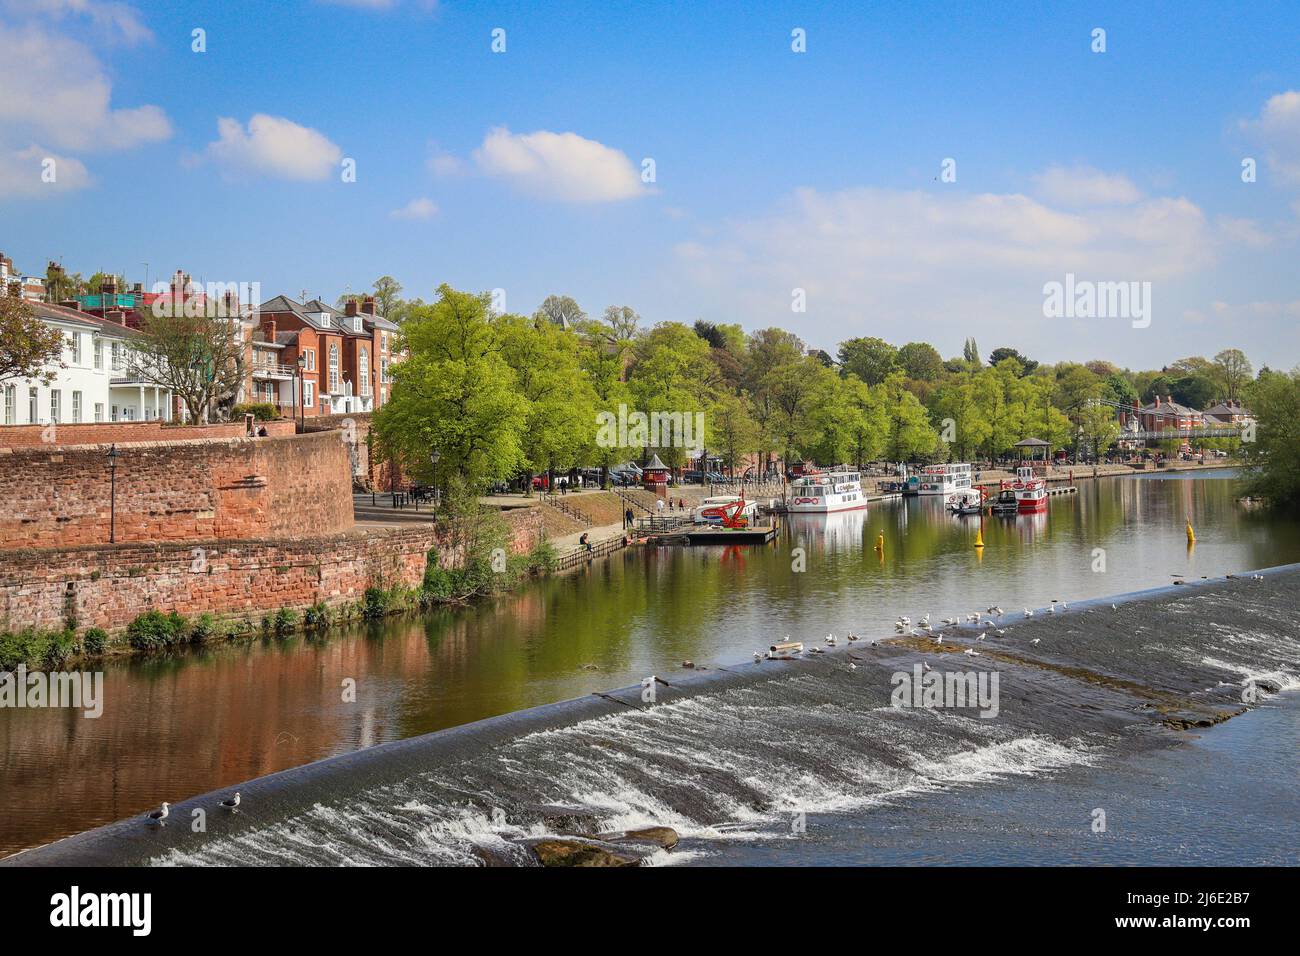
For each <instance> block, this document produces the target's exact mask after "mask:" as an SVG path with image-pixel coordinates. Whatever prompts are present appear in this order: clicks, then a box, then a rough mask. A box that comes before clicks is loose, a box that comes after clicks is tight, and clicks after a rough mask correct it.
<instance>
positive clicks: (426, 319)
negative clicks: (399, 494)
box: [373, 284, 528, 490]
mask: <svg viewBox="0 0 1300 956" xmlns="http://www.w3.org/2000/svg"><path fill="white" fill-rule="evenodd" d="M489 304H490V297H489V295H488V294H486V293H485V294H482V295H472V294H470V293H467V292H457V291H456V290H454V289H452V288H451V287H450V286H448V285H446V284H444V285H442V286H439V288H438V301H436V302H435V303H433V304H432V305H429V306H424V307H422V308H421V309H419V310H413V311H412V312H411V314H410V315H408V316H407V318H406V321H405V324H404V327H403V331H404V333H405V336H406V344H407V350H408V357H407V358H406V360H405V361H402V362H399V363H398V364H397V365H395V366H393V369H392V375H393V393H392V396H391V397H390V398H389V401H388V403H387V404H385V405H384V406H383V407H382V408H380V409H379V411H377V412H376V413H375V417H374V425H373V427H374V431H375V433H377V435H378V437H379V439H380V440H381V442H382V444H383V447H385V448H386V449H388V450H389V452H390V453H391V454H392V455H393V456H394V457H396V458H397V459H398V460H399V461H401V462H402V463H403V464H404V466H405V468H406V471H407V473H408V474H412V475H414V476H416V477H423V478H432V479H433V480H434V481H435V483H437V484H438V485H439V486H440V487H444V488H445V487H446V486H447V478H448V476H451V475H461V476H463V477H464V479H465V480H466V481H467V482H468V483H469V486H470V487H471V488H473V489H478V490H482V489H483V488H485V487H486V486H487V485H488V483H489V482H491V481H498V480H504V479H508V478H510V477H513V476H514V475H515V473H516V472H517V471H518V470H519V468H520V467H521V465H522V464H523V462H524V460H525V454H524V450H523V446H522V441H521V438H522V435H521V433H522V431H523V428H524V423H525V421H526V420H527V416H528V402H527V399H525V398H524V397H523V396H522V395H520V394H519V387H518V382H517V380H516V376H515V373H514V370H513V369H512V368H511V367H510V365H509V364H508V363H507V362H506V360H505V358H504V357H503V355H502V342H501V336H500V335H499V334H498V329H497V327H496V325H495V323H493V322H490V321H489ZM435 451H436V452H437V453H438V454H439V461H438V466H437V469H436V473H435V469H434V467H433V465H432V463H431V461H430V454H431V453H432V452H435Z"/></svg>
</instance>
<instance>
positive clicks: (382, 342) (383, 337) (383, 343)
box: [379, 332, 388, 352]
mask: <svg viewBox="0 0 1300 956" xmlns="http://www.w3.org/2000/svg"><path fill="white" fill-rule="evenodd" d="M379 351H381V352H387V351H388V333H387V332H380V333H379Z"/></svg>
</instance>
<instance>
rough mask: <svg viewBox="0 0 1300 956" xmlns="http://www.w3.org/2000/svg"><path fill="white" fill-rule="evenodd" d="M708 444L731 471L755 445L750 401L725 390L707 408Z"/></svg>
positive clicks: (756, 433) (754, 422) (755, 426)
mask: <svg viewBox="0 0 1300 956" xmlns="http://www.w3.org/2000/svg"><path fill="white" fill-rule="evenodd" d="M707 421H708V445H709V448H710V449H711V450H712V451H713V452H715V453H716V454H718V455H719V456H720V457H721V458H722V461H723V464H724V465H725V466H726V468H727V473H728V474H731V475H734V474H735V473H736V470H737V468H739V466H740V463H741V461H742V460H743V459H744V457H745V455H746V454H748V453H749V452H750V451H752V450H753V449H755V448H756V447H757V446H758V438H759V429H758V423H757V422H756V421H754V416H753V414H752V412H751V411H750V406H749V402H748V401H746V400H745V399H744V398H743V397H741V396H739V395H733V394H731V393H729V392H724V393H723V394H722V395H720V396H719V397H718V399H717V400H716V401H715V402H714V403H713V407H712V408H710V409H709V412H708V418H707Z"/></svg>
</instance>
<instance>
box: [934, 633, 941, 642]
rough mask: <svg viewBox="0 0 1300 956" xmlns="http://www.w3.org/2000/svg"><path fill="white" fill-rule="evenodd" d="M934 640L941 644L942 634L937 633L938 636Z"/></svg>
mask: <svg viewBox="0 0 1300 956" xmlns="http://www.w3.org/2000/svg"><path fill="white" fill-rule="evenodd" d="M934 640H935V643H937V644H942V643H943V635H942V634H940V635H939V636H938V637H936V638H935V639H934Z"/></svg>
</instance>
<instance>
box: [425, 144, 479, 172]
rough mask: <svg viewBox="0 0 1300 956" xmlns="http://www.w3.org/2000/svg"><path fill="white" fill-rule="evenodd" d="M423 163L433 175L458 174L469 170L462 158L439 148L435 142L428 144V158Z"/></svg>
mask: <svg viewBox="0 0 1300 956" xmlns="http://www.w3.org/2000/svg"><path fill="white" fill-rule="evenodd" d="M425 165H426V166H428V168H429V172H431V173H433V174H434V175H435V176H459V175H460V174H462V173H465V172H468V171H469V170H468V167H467V166H466V164H465V161H464V160H463V159H461V158H460V157H459V156H455V155H453V154H451V153H449V152H447V151H446V150H445V149H441V148H440V147H439V146H438V145H437V144H436V143H430V144H429V158H428V159H427V160H426V161H425Z"/></svg>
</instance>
